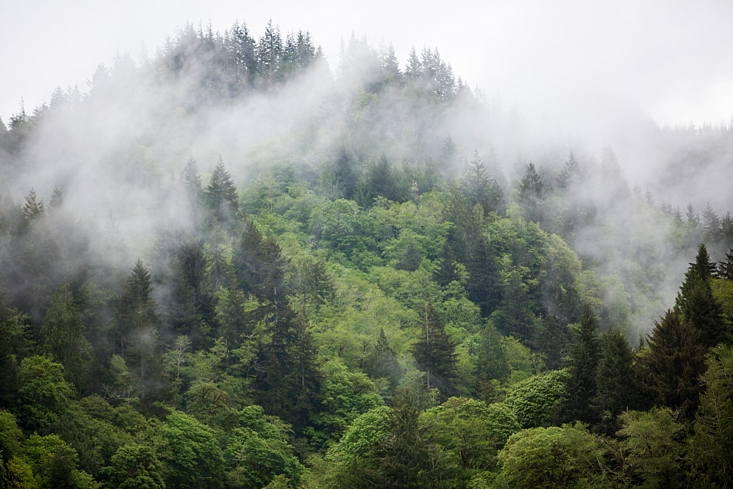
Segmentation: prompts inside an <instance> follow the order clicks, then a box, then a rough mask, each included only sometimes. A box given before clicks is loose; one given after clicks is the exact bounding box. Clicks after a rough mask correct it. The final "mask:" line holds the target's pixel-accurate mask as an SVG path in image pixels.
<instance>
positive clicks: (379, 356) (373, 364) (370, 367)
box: [364, 328, 402, 389]
mask: <svg viewBox="0 0 733 489" xmlns="http://www.w3.org/2000/svg"><path fill="white" fill-rule="evenodd" d="M364 370H365V371H366V373H367V374H368V375H369V376H370V377H371V378H373V379H380V378H381V379H386V380H387V381H388V382H389V385H390V387H391V388H392V389H394V388H396V387H397V383H398V382H399V380H400V377H401V375H402V368H401V367H400V363H399V361H398V360H397V355H396V354H395V352H394V350H393V349H392V347H391V346H390V345H389V340H387V335H385V334H384V328H379V337H378V338H377V342H376V344H375V345H374V350H372V351H371V352H370V353H369V355H367V357H366V358H365V359H364Z"/></svg>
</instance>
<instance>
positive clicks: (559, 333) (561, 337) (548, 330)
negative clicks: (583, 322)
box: [539, 314, 571, 370]
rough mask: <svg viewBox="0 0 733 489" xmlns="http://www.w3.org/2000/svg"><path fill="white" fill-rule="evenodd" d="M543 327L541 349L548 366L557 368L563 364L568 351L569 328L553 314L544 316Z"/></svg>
mask: <svg viewBox="0 0 733 489" xmlns="http://www.w3.org/2000/svg"><path fill="white" fill-rule="evenodd" d="M542 327H543V331H542V336H541V338H540V340H539V349H540V351H541V352H542V353H543V354H544V356H545V365H546V366H547V368H548V369H550V370H557V369H559V368H560V367H561V366H562V363H563V360H564V358H565V355H567V353H568V346H569V344H570V340H571V338H570V334H569V331H568V328H567V327H565V326H563V325H562V324H561V323H560V321H558V319H557V318H556V317H555V316H554V315H552V314H548V315H547V316H545V317H544V318H542Z"/></svg>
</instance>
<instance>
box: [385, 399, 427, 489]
mask: <svg viewBox="0 0 733 489" xmlns="http://www.w3.org/2000/svg"><path fill="white" fill-rule="evenodd" d="M419 415H420V411H419V410H418V408H417V405H416V400H415V395H414V394H412V393H411V392H409V391H406V392H404V393H403V394H402V395H401V396H399V397H397V398H396V399H395V402H394V405H393V407H392V409H391V410H390V412H389V415H388V417H387V430H388V433H389V435H388V437H387V438H386V439H385V440H384V441H383V442H382V443H381V446H380V452H381V453H380V457H379V476H380V479H381V482H382V484H383V485H381V487H389V488H394V489H398V488H399V489H402V488H405V489H407V488H420V487H426V486H433V487H435V486H436V485H437V482H438V481H437V477H436V476H438V471H437V470H436V468H435V466H434V465H433V461H432V460H431V457H430V453H429V451H428V450H429V448H428V442H427V440H426V439H425V434H424V433H423V432H422V430H421V429H420V425H419Z"/></svg>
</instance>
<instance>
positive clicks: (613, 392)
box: [591, 328, 640, 435]
mask: <svg viewBox="0 0 733 489" xmlns="http://www.w3.org/2000/svg"><path fill="white" fill-rule="evenodd" d="M633 363H634V353H633V351H632V350H631V348H630V347H629V344H628V342H627V341H626V338H625V337H624V335H623V334H622V333H621V332H620V331H619V330H617V329H613V328H612V329H609V330H608V331H606V333H605V334H604V335H603V338H602V340H601V354H600V358H599V360H598V368H597V371H596V395H595V397H594V398H593V399H592V401H591V404H592V405H593V407H594V408H595V409H596V410H597V412H598V416H599V417H600V419H601V431H602V432H604V433H606V434H608V435H614V434H615V433H616V431H618V429H619V428H620V426H619V424H618V423H617V421H616V420H617V418H618V416H619V415H620V414H621V413H622V412H624V411H627V410H633V409H638V408H639V406H638V402H637V396H638V393H639V391H640V389H639V386H638V385H637V382H636V376H635V372H634V365H633Z"/></svg>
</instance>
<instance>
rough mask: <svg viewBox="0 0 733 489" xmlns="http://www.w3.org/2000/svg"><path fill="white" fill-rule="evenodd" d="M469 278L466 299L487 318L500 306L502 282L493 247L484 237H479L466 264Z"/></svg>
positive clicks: (486, 237)
mask: <svg viewBox="0 0 733 489" xmlns="http://www.w3.org/2000/svg"><path fill="white" fill-rule="evenodd" d="M467 268H468V270H469V278H468V283H467V284H466V291H467V292H468V298H469V299H471V301H472V302H473V303H474V304H476V305H478V306H479V307H481V315H482V316H484V317H488V316H489V315H490V314H491V313H492V312H493V311H494V310H496V308H497V307H498V306H499V305H500V304H501V301H502V299H503V287H502V285H503V281H502V280H501V276H500V273H499V264H498V263H497V260H496V256H495V251H494V247H493V245H492V243H491V240H490V239H489V237H488V236H486V235H481V236H480V237H479V238H478V240H477V242H476V245H475V248H474V249H473V250H472V253H471V255H470V261H469V262H468V267H467Z"/></svg>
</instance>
